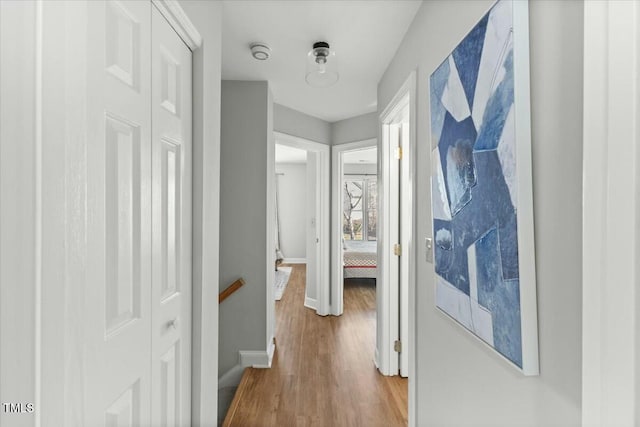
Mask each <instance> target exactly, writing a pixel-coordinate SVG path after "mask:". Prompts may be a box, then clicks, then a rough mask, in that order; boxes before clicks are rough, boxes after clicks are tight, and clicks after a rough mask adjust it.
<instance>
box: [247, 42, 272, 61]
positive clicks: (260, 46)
mask: <svg viewBox="0 0 640 427" xmlns="http://www.w3.org/2000/svg"><path fill="white" fill-rule="evenodd" d="M251 56H253V57H254V58H255V59H257V60H258V61H265V60H267V59H269V57H270V56H271V49H270V48H269V46H267V45H266V44H264V43H251Z"/></svg>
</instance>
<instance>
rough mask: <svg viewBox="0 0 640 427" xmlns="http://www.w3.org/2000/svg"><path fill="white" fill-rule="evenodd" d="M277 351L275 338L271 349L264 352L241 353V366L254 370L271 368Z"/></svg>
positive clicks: (272, 340) (270, 346) (270, 345)
mask: <svg viewBox="0 0 640 427" xmlns="http://www.w3.org/2000/svg"><path fill="white" fill-rule="evenodd" d="M275 351H276V343H275V342H274V339H273V337H272V338H271V344H269V348H267V349H266V350H263V351H239V353H240V366H242V367H243V368H246V367H249V366H251V367H252V368H270V367H271V361H272V360H273V354H274V353H275Z"/></svg>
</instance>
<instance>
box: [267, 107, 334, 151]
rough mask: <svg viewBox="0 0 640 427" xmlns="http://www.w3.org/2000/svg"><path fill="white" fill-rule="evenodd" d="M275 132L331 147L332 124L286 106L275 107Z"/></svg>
mask: <svg viewBox="0 0 640 427" xmlns="http://www.w3.org/2000/svg"><path fill="white" fill-rule="evenodd" d="M273 130H275V131H276V132H282V133H286V134H287V135H293V136H297V137H300V138H304V139H308V140H310V141H314V142H319V143H321V144H327V145H331V123H329V122H325V121H324V120H322V119H318V118H317V117H313V116H310V115H308V114H304V113H301V112H300V111H297V110H293V109H291V108H289V107H285V106H284V105H280V104H274V105H273Z"/></svg>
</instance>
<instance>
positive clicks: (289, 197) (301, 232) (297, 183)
mask: <svg viewBox="0 0 640 427" xmlns="http://www.w3.org/2000/svg"><path fill="white" fill-rule="evenodd" d="M276 173H278V174H283V175H277V176H276V179H277V181H278V215H279V217H280V249H281V250H282V253H283V254H284V257H285V259H287V258H299V259H304V258H306V256H307V255H306V254H307V247H306V246H307V241H306V237H307V229H306V220H305V218H306V216H307V206H306V193H307V165H306V164H304V163H300V164H286V163H276Z"/></svg>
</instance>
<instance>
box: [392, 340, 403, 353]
mask: <svg viewBox="0 0 640 427" xmlns="http://www.w3.org/2000/svg"><path fill="white" fill-rule="evenodd" d="M393 350H394V351H395V352H396V353H402V341H400V340H395V341H394V342H393Z"/></svg>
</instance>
